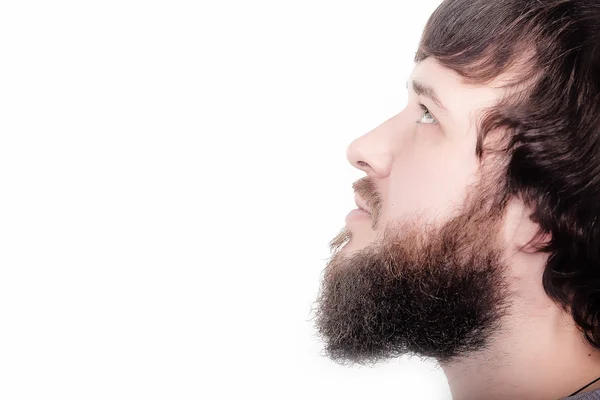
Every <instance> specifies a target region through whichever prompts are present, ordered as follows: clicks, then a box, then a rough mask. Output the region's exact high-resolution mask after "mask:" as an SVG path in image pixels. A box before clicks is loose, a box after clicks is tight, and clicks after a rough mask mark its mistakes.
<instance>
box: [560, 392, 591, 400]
mask: <svg viewBox="0 0 600 400" xmlns="http://www.w3.org/2000/svg"><path fill="white" fill-rule="evenodd" d="M563 400H600V389H598V390H594V391H593V392H588V393H579V394H576V395H574V396H569V397H565V398H564V399H563Z"/></svg>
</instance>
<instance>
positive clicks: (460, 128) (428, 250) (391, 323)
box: [315, 58, 511, 363]
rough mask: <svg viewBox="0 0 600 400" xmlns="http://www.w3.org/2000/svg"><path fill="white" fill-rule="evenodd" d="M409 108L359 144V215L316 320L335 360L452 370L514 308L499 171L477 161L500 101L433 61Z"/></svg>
mask: <svg viewBox="0 0 600 400" xmlns="http://www.w3.org/2000/svg"><path fill="white" fill-rule="evenodd" d="M408 88H409V98H408V103H407V106H406V108H405V109H404V110H403V111H402V112H400V113H399V114H398V115H396V116H394V117H392V118H391V119H389V120H388V121H386V122H384V123H383V124H382V125H380V126H379V127H377V128H376V129H374V130H372V131H371V132H369V133H367V134H366V135H364V136H362V137H360V138H358V139H356V140H355V141H354V142H353V143H352V144H351V145H350V146H349V148H348V151H347V155H348V159H349V161H350V162H351V164H352V165H354V166H355V167H357V168H359V169H361V170H363V171H365V172H366V174H367V176H366V177H365V178H363V179H361V180H359V181H358V182H356V183H355V184H354V191H355V194H356V202H357V206H359V207H360V208H362V209H363V211H353V212H351V213H350V214H349V215H348V217H347V218H346V226H345V227H344V229H342V231H341V232H340V233H339V234H338V236H337V237H336V238H334V239H333V240H332V242H331V244H330V246H331V250H332V256H331V258H330V260H329V262H328V264H327V266H326V268H325V271H324V274H323V281H322V284H321V290H320V293H319V296H318V299H317V301H316V303H315V304H316V315H315V322H316V326H317V329H318V331H319V333H320V335H321V337H322V339H323V341H324V343H325V351H326V353H327V354H328V355H329V356H330V357H331V358H332V359H334V360H336V361H338V362H342V363H344V362H356V363H374V362H377V361H381V360H385V359H389V358H392V357H398V356H401V355H404V354H411V355H418V356H423V357H433V358H435V359H437V360H439V361H440V362H448V361H450V360H454V359H456V358H460V357H461V356H465V355H467V354H469V353H471V352H474V351H477V350H480V349H483V348H484V347H485V346H486V343H488V342H489V341H490V340H491V339H492V338H493V337H494V335H495V334H497V333H499V331H500V330H501V328H502V320H503V317H504V316H505V315H506V313H507V310H508V307H509V305H510V297H511V296H510V289H509V285H508V284H507V281H508V269H507V266H506V260H505V258H504V255H505V251H504V250H505V243H504V241H503V236H502V230H503V213H504V210H505V207H506V204H507V190H506V188H505V187H504V185H503V184H502V180H501V179H499V176H500V174H498V173H497V171H498V170H499V164H498V163H496V162H495V161H494V160H493V159H491V158H488V159H483V160H482V159H478V158H477V156H476V151H475V145H476V134H477V132H476V118H477V116H478V115H479V113H480V112H481V111H482V110H484V109H485V108H486V107H489V106H492V105H493V104H494V103H495V102H496V101H497V100H498V98H499V96H500V94H501V93H500V92H499V91H498V90H497V89H495V88H493V87H490V86H467V85H465V84H463V83H462V82H461V80H460V78H459V77H458V76H457V75H456V74H454V73H453V72H452V71H450V70H447V69H445V68H443V67H441V66H440V65H439V64H438V63H437V62H436V61H435V59H431V58H429V59H426V60H424V61H422V62H421V63H419V64H418V65H416V66H415V68H414V70H413V72H412V74H411V77H410V79H409V81H408Z"/></svg>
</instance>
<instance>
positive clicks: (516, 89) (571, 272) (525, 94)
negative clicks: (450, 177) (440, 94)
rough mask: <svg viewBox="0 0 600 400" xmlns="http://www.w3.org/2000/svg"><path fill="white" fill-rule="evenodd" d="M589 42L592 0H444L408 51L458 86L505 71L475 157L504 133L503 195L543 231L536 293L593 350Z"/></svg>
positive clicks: (596, 190)
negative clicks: (489, 139) (520, 204)
mask: <svg viewBox="0 0 600 400" xmlns="http://www.w3.org/2000/svg"><path fill="white" fill-rule="evenodd" d="M599 46H600V1H597V0H494V1H490V0H446V1H444V2H442V3H441V5H440V6H439V7H438V8H437V9H436V11H435V12H434V13H433V14H432V15H431V17H430V19H429V20H428V22H427V25H426V27H425V30H424V32H423V36H422V38H421V41H420V44H419V48H418V51H417V53H416V56H415V62H419V61H422V60H424V59H426V58H427V57H434V58H435V59H436V60H437V61H438V62H439V63H440V65H442V66H444V67H446V68H449V69H451V70H453V71H455V72H456V73H458V74H459V75H460V76H461V77H462V78H463V81H464V82H465V83H467V84H488V83H490V82H492V81H493V80H494V79H495V78H498V77H500V76H501V75H502V76H510V77H511V80H510V81H506V82H505V84H503V87H506V88H507V89H511V90H507V93H509V94H508V95H507V96H506V97H505V98H504V99H502V100H501V101H500V103H499V104H498V105H496V106H494V107H493V108H491V109H489V110H488V112H486V113H485V114H484V117H483V118H481V119H480V120H479V121H478V123H479V125H478V139H477V156H478V157H479V158H480V160H481V159H482V157H483V154H484V153H486V151H487V150H486V149H485V148H484V146H483V144H484V140H485V139H486V136H487V135H488V134H490V133H491V132H504V135H503V138H504V139H505V141H504V142H503V143H504V145H503V147H502V149H501V151H502V152H503V154H504V155H505V156H506V157H505V159H506V160H507V162H506V171H505V173H503V174H502V176H503V179H504V177H505V178H506V181H505V182H504V183H505V185H506V187H507V188H508V189H507V190H508V194H509V195H511V196H512V195H514V196H519V197H520V198H522V199H523V200H524V201H525V204H527V205H528V206H530V207H531V208H532V210H534V211H533V214H532V216H531V218H532V219H533V220H534V221H536V222H537V223H538V224H539V226H540V232H538V233H539V234H540V235H541V234H543V233H550V234H551V239H550V240H548V241H547V242H546V243H543V244H542V245H540V246H539V247H538V250H539V251H543V252H546V253H548V254H549V258H548V263H547V265H546V267H545V270H544V274H543V280H542V282H543V287H544V290H545V292H546V294H547V295H548V296H549V297H550V298H551V299H552V300H553V301H554V302H555V303H556V304H558V305H559V306H560V307H562V308H563V309H564V310H565V311H566V312H568V313H570V315H571V316H572V317H573V319H574V321H575V323H576V324H577V325H578V326H579V328H580V329H581V331H582V332H583V334H584V336H585V338H586V339H587V341H588V342H589V343H590V344H591V345H592V346H594V347H595V348H598V349H600V223H599V221H598V217H599V214H600V50H599ZM505 73H506V74H505ZM509 73H510V74H509ZM537 237H539V235H538V236H537Z"/></svg>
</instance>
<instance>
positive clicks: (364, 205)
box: [354, 194, 371, 215]
mask: <svg viewBox="0 0 600 400" xmlns="http://www.w3.org/2000/svg"><path fill="white" fill-rule="evenodd" d="M354 203H356V206H357V207H358V209H359V210H362V211H364V212H366V213H368V214H369V215H371V210H370V209H369V207H368V206H367V203H366V202H365V201H364V200H363V199H362V198H361V197H360V196H359V195H358V194H355V195H354Z"/></svg>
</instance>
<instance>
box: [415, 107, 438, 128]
mask: <svg viewBox="0 0 600 400" xmlns="http://www.w3.org/2000/svg"><path fill="white" fill-rule="evenodd" d="M418 104H419V107H421V111H423V112H426V113H429V115H431V118H432V119H433V120H434V121H435V122H434V123H432V124H426V123H423V122H421V121H420V120H418V121H415V122H416V123H417V124H420V125H437V119H436V118H435V117H434V116H433V114H432V113H431V111H429V109H428V108H427V107H425V106H424V105H423V104H421V103H418Z"/></svg>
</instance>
